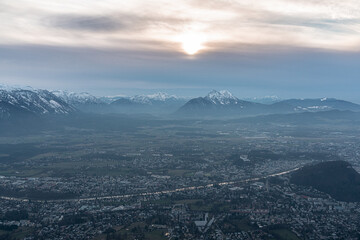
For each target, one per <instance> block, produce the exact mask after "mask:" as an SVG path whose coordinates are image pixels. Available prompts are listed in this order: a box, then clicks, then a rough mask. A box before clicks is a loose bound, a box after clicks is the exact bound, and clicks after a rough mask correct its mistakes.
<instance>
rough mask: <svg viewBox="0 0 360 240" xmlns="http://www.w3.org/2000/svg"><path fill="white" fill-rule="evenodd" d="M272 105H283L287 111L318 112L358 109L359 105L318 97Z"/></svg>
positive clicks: (359, 109)
mask: <svg viewBox="0 0 360 240" xmlns="http://www.w3.org/2000/svg"><path fill="white" fill-rule="evenodd" d="M274 106H282V108H285V106H286V107H287V108H288V110H289V111H295V112H318V111H329V110H343V111H344V110H350V111H360V105H358V104H355V103H352V102H348V101H344V100H338V99H335V98H318V99H289V100H284V101H280V102H278V103H275V104H273V107H274Z"/></svg>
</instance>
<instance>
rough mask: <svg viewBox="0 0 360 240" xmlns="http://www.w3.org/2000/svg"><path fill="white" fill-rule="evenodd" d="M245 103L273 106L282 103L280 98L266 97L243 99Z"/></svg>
mask: <svg viewBox="0 0 360 240" xmlns="http://www.w3.org/2000/svg"><path fill="white" fill-rule="evenodd" d="M242 100H244V101H249V102H255V103H262V104H273V103H277V102H280V101H282V99H281V98H279V97H278V96H264V97H253V98H243V99H242Z"/></svg>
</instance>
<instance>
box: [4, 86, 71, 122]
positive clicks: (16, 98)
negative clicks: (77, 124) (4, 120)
mask: <svg viewBox="0 0 360 240" xmlns="http://www.w3.org/2000/svg"><path fill="white" fill-rule="evenodd" d="M0 108H1V109H2V110H1V111H2V114H1V115H2V116H7V117H11V115H12V114H13V113H15V112H16V113H24V114H29V113H30V114H36V115H44V114H69V113H72V112H74V111H76V110H75V108H73V107H72V106H70V105H69V104H67V103H66V102H64V101H63V100H62V99H60V98H58V97H57V96H55V95H54V94H52V93H51V92H49V91H47V90H27V89H17V88H13V89H12V88H11V89H10V88H6V90H4V88H3V89H0Z"/></svg>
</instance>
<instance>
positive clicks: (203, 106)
mask: <svg viewBox="0 0 360 240" xmlns="http://www.w3.org/2000/svg"><path fill="white" fill-rule="evenodd" d="M261 105H262V104H257V103H252V102H248V101H244V100H240V99H239V98H237V97H235V96H233V95H232V94H231V93H230V92H229V91H226V90H221V91H216V90H213V91H211V92H210V93H208V94H207V95H206V96H205V97H198V98H193V99H191V100H190V101H188V102H187V103H186V104H185V105H184V106H182V107H181V108H180V109H179V110H178V111H177V114H179V115H185V116H191V115H195V116H219V117H220V116H224V115H234V114H239V113H244V114H245V113H246V114H251V113H253V110H257V109H255V108H256V107H257V108H258V109H261Z"/></svg>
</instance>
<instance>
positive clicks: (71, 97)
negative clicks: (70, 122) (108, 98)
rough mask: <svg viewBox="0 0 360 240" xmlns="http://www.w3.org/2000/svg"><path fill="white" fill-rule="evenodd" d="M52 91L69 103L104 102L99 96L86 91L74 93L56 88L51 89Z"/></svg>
mask: <svg viewBox="0 0 360 240" xmlns="http://www.w3.org/2000/svg"><path fill="white" fill-rule="evenodd" d="M52 93H53V94H54V95H56V96H57V97H59V98H61V99H62V100H64V101H65V102H66V103H68V104H71V105H81V104H102V103H104V102H103V101H102V100H100V99H99V98H97V97H95V96H93V95H91V94H90V93H87V92H82V93H75V92H68V91H62V90H57V91H52Z"/></svg>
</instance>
